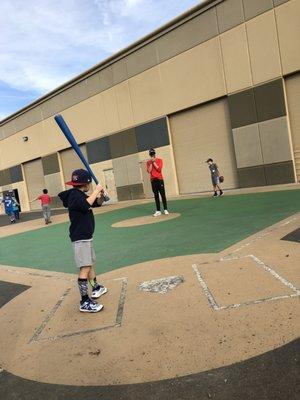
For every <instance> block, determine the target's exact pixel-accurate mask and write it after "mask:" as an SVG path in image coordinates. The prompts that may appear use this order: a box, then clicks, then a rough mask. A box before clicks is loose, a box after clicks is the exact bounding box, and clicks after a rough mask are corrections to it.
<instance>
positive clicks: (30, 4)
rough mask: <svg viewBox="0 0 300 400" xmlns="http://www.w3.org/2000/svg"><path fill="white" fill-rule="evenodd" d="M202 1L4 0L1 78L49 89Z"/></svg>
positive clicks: (8, 82) (17, 86) (21, 85)
mask: <svg viewBox="0 0 300 400" xmlns="http://www.w3.org/2000/svg"><path fill="white" fill-rule="evenodd" d="M198 2H199V1H197V0H172V1H170V0H27V1H26V4H25V3H24V1H23V0H14V1H11V0H1V3H0V27H1V34H0V77H1V81H3V82H4V84H5V85H7V86H9V87H11V88H14V89H18V90H23V91H28V90H31V91H36V92H37V93H40V94H42V93H45V92H47V91H50V90H52V89H54V88H55V87H56V86H58V85H60V84H62V83H63V82H65V81H66V80H68V79H70V78H72V77H73V76H75V75H76V74H79V73H81V72H83V71H84V70H85V69H87V68H89V67H91V66H93V65H94V64H96V63H98V62H100V61H101V60H103V59H104V58H106V57H107V56H108V55H110V54H112V53H114V52H116V51H118V50H120V49H121V48H123V47H125V46H127V45H129V44H130V43H131V42H133V41H135V40H137V39H138V38H140V37H141V36H144V35H146V34H147V33H149V32H150V31H151V30H153V29H155V28H157V27H158V26H159V25H161V24H162V23H165V22H167V21H168V20H169V19H171V18H173V17H175V16H176V15H178V14H179V13H181V12H183V11H184V10H186V9H187V8H189V7H191V6H193V5H195V4H196V3H198ZM0 95H1V94H0ZM0 112H1V110H0Z"/></svg>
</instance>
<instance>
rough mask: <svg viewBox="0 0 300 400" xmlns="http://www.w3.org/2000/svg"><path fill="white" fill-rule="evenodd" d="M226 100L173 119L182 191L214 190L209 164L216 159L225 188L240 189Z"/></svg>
mask: <svg viewBox="0 0 300 400" xmlns="http://www.w3.org/2000/svg"><path fill="white" fill-rule="evenodd" d="M229 118H230V117H229V111H228V104H227V100H226V99H222V100H218V101H215V102H213V103H209V104H205V105H202V106H199V107H196V108H193V109H191V110H187V111H183V112H180V113H178V114H175V115H173V116H171V117H170V128H171V136H172V144H173V149H174V156H175V163H176V168H177V176H178V183H179V191H180V193H182V194H185V193H197V192H205V191H208V190H211V179H210V173H209V170H208V167H207V164H206V163H205V160H206V159H207V158H213V159H214V161H215V162H216V163H217V164H218V166H219V169H220V172H221V173H222V175H224V177H225V182H224V185H223V186H224V188H236V187H237V174H236V161H235V155H234V148H233V140H232V132H231V128H230V119H229Z"/></svg>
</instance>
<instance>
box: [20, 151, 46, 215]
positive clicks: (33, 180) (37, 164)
mask: <svg viewBox="0 0 300 400" xmlns="http://www.w3.org/2000/svg"><path fill="white" fill-rule="evenodd" d="M24 175H25V180H26V186H27V192H28V198H29V200H33V199H34V198H36V197H38V196H39V195H40V194H41V193H42V190H43V189H44V188H45V179H44V173H43V167H42V161H41V159H37V160H34V161H29V162H27V163H25V164H24ZM30 209H31V210H37V209H40V202H39V201H38V200H37V201H34V202H33V203H31V204H30Z"/></svg>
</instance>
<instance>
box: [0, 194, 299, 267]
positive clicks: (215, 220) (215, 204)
mask: <svg viewBox="0 0 300 400" xmlns="http://www.w3.org/2000/svg"><path fill="white" fill-rule="evenodd" d="M169 209H170V211H173V212H179V213H181V217H179V218H176V219H173V220H169V221H166V222H163V223H158V224H150V225H144V226H139V227H132V228H112V227H111V224H113V223H115V222H117V221H121V220H124V219H128V218H134V217H138V216H143V215H149V214H151V213H152V212H153V204H143V205H138V206H132V207H129V208H125V209H121V210H116V211H111V212H108V213H105V214H101V215H98V216H96V232H95V237H94V247H95V251H96V254H97V266H98V267H97V270H98V272H106V271H109V270H112V269H116V268H120V267H123V266H128V265H132V264H136V263H139V262H143V261H149V260H154V259H160V258H165V257H173V256H178V255H187V254H194V253H211V252H219V251H220V250H223V249H225V248H227V247H229V246H230V245H232V244H234V243H236V242H238V241H240V240H242V239H244V238H246V237H247V236H249V235H251V234H253V233H255V232H258V231H260V230H262V229H264V228H266V227H267V226H270V225H272V224H274V223H276V222H278V221H280V220H282V219H284V218H286V217H288V216H289V215H291V214H294V213H296V212H298V211H299V210H300V190H292V191H282V192H270V193H257V194H247V195H235V196H224V197H222V198H216V199H213V198H198V199H195V198H193V199H189V200H176V201H171V202H170V205H169ZM0 264H4V265H12V266H23V267H33V268H37V269H46V270H51V271H61V272H74V273H75V272H77V270H76V268H75V266H74V262H73V253H72V247H71V244H70V241H69V238H68V223H63V224H58V225H54V226H48V227H45V228H43V229H37V230H34V231H31V232H26V233H21V234H18V235H14V236H9V237H7V238H2V239H1V240H0Z"/></svg>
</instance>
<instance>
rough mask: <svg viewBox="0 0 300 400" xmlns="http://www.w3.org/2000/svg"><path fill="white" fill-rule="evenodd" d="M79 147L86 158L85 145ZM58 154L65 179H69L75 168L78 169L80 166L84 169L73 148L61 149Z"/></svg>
mask: <svg viewBox="0 0 300 400" xmlns="http://www.w3.org/2000/svg"><path fill="white" fill-rule="evenodd" d="M79 147H80V150H81V151H82V153H83V154H84V156H85V158H86V159H87V153H86V147H85V145H81V146H79ZM60 156H61V163H62V169H63V176H64V179H65V181H69V180H70V179H71V175H72V172H73V171H74V170H75V169H80V168H83V169H86V168H85V166H84V165H83V163H82V162H81V161H80V159H79V157H78V155H77V154H76V153H75V151H74V150H73V149H68V150H63V151H61V152H60Z"/></svg>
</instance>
